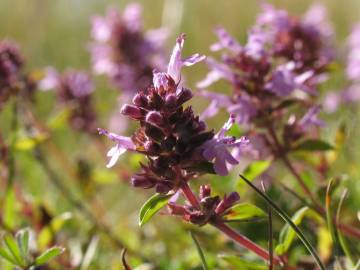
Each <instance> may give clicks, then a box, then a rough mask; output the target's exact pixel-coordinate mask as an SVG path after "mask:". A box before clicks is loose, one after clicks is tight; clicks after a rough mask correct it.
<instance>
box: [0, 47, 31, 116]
mask: <svg viewBox="0 0 360 270" xmlns="http://www.w3.org/2000/svg"><path fill="white" fill-rule="evenodd" d="M23 65H24V60H23V57H22V56H21V54H20V51H19V48H18V46H17V44H15V43H13V42H10V41H8V40H2V41H0V109H1V108H2V106H3V105H4V104H5V102H6V101H7V100H8V99H9V98H10V97H11V96H15V95H16V94H17V93H19V92H20V93H23V94H32V93H33V90H34V89H35V88H34V83H33V82H32V80H31V79H30V77H28V76H27V75H25V74H23V72H22V68H23ZM23 90H24V91H23Z"/></svg>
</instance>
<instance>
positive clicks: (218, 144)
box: [201, 115, 249, 175]
mask: <svg viewBox="0 0 360 270" xmlns="http://www.w3.org/2000/svg"><path fill="white" fill-rule="evenodd" d="M235 118H236V117H235V115H231V116H230V118H229V120H228V121H227V122H226V123H225V125H224V126H223V127H222V128H221V129H220V131H219V132H218V133H217V134H216V135H215V136H214V138H213V139H212V140H210V141H208V142H206V143H205V144H203V145H202V146H201V148H202V149H203V152H202V155H203V156H204V158H205V159H207V160H209V161H214V170H215V172H216V173H217V174H219V175H227V174H228V173H229V170H228V164H230V165H237V164H238V163H239V162H238V160H237V159H236V158H235V157H234V156H233V155H232V154H231V153H230V152H229V148H240V149H241V148H243V147H244V146H247V145H248V142H249V141H248V140H247V139H246V138H245V137H241V138H240V139H236V138H234V137H228V136H226V135H225V133H226V132H227V131H228V130H229V129H230V128H231V126H232V125H233V124H234V122H235Z"/></svg>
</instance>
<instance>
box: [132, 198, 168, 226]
mask: <svg viewBox="0 0 360 270" xmlns="http://www.w3.org/2000/svg"><path fill="white" fill-rule="evenodd" d="M172 195H173V194H169V195H163V194H159V193H156V194H154V195H153V196H152V197H151V198H150V199H149V200H147V201H146V202H145V203H144V205H143V206H142V207H141V209H140V214H139V225H140V226H142V225H144V224H145V223H147V222H148V221H149V220H150V219H151V218H152V217H153V215H155V214H156V213H157V212H158V211H159V210H160V209H161V208H163V207H164V206H165V205H166V204H167V203H168V201H169V199H170V197H171V196H172Z"/></svg>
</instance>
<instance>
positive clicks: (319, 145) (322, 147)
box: [294, 139, 334, 151]
mask: <svg viewBox="0 0 360 270" xmlns="http://www.w3.org/2000/svg"><path fill="white" fill-rule="evenodd" d="M294 150H295V151H329V150H334V146H332V145H331V144H329V143H327V142H324V141H322V140H316V139H309V140H305V141H303V142H301V143H300V144H299V145H298V146H296V147H295V149H294Z"/></svg>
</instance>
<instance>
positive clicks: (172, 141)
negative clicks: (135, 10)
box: [100, 35, 247, 193]
mask: <svg viewBox="0 0 360 270" xmlns="http://www.w3.org/2000/svg"><path fill="white" fill-rule="evenodd" d="M184 38H185V37H184V35H181V36H180V37H179V38H178V39H177V42H176V45H175V47H174V50H173V53H172V55H171V58H170V61H169V65H168V69H167V72H155V73H154V76H153V84H152V85H151V86H150V87H148V88H147V89H145V90H140V91H139V92H138V93H137V94H136V95H135V96H134V98H133V100H132V104H125V105H124V106H123V107H122V109H121V113H122V114H124V115H126V116H128V117H130V118H131V119H132V120H135V121H138V122H139V123H140V128H139V129H138V130H137V131H136V132H135V134H134V135H133V136H132V137H131V138H129V137H124V136H119V135H116V134H113V133H109V132H107V131H105V130H102V129H100V133H101V134H104V135H107V136H108V137H109V138H110V139H111V140H113V141H115V142H116V146H115V147H113V148H112V149H111V150H110V151H109V153H108V155H109V156H111V157H112V158H111V160H110V162H109V164H108V166H109V167H110V166H113V165H114V164H115V162H116V160H117V159H118V157H119V156H120V155H121V154H122V153H124V152H125V151H126V150H131V151H136V152H139V153H142V154H144V155H145V156H146V157H147V158H148V164H147V165H144V164H142V171H141V172H140V173H138V174H136V175H135V176H133V177H132V184H133V185H134V186H136V187H143V188H152V187H155V189H156V191H157V192H160V193H166V192H168V191H169V190H171V189H176V188H177V187H179V186H181V184H182V182H184V181H187V180H188V179H190V178H192V177H195V176H196V175H198V174H201V173H203V172H208V171H209V170H210V171H214V170H215V172H216V173H218V174H220V175H225V174H227V173H228V166H229V165H231V164H232V165H234V164H237V163H238V161H237V159H236V155H235V153H234V154H232V153H231V152H229V148H232V149H234V150H235V151H236V150H237V152H238V153H239V152H241V151H239V149H241V148H243V147H244V146H246V144H247V140H246V139H245V138H241V139H235V138H233V137H228V136H226V134H225V132H226V131H227V130H228V129H229V128H230V127H231V125H232V123H233V122H234V119H235V117H234V116H231V118H230V120H229V121H228V122H227V123H226V124H225V125H224V127H223V128H222V129H221V131H220V132H219V133H217V134H216V135H215V134H214V132H213V131H212V130H208V129H207V128H206V125H205V123H204V122H203V121H201V120H200V119H199V117H198V116H195V114H194V112H193V110H192V108H191V106H189V107H184V105H183V104H184V103H185V102H187V101H189V100H190V99H191V98H192V93H191V91H190V90H189V89H187V88H184V87H180V86H179V83H180V77H181V76H180V71H181V68H182V66H190V65H193V64H195V63H197V62H199V61H202V60H203V59H204V58H205V57H204V56H202V55H199V54H194V55H192V56H190V57H188V58H186V59H182V58H181V50H182V48H183V45H184ZM213 164H214V165H213Z"/></svg>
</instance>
